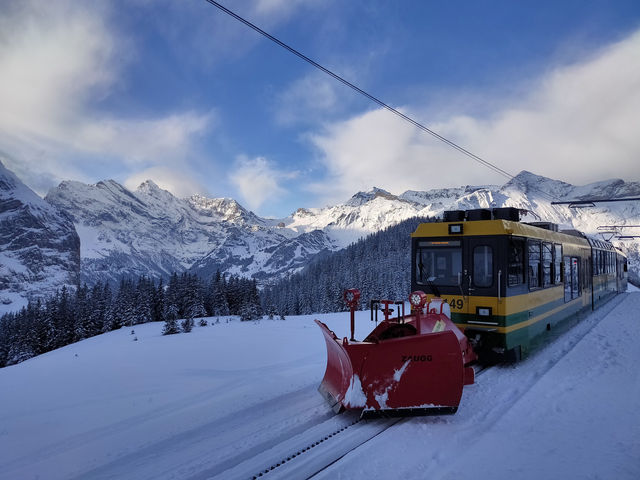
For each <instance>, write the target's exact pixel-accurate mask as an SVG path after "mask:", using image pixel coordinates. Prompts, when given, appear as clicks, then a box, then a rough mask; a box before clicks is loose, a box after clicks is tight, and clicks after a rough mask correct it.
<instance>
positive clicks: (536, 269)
mask: <svg viewBox="0 0 640 480" xmlns="http://www.w3.org/2000/svg"><path fill="white" fill-rule="evenodd" d="M528 247H529V288H538V287H540V242H537V241H533V240H529V245H528Z"/></svg>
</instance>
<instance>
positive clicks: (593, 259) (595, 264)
mask: <svg viewBox="0 0 640 480" xmlns="http://www.w3.org/2000/svg"><path fill="white" fill-rule="evenodd" d="M591 264H592V265H593V274H594V275H598V251H597V250H595V249H593V250H591Z"/></svg>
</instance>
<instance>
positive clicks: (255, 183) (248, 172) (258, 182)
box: [229, 156, 297, 210]
mask: <svg viewBox="0 0 640 480" xmlns="http://www.w3.org/2000/svg"><path fill="white" fill-rule="evenodd" d="M296 175H297V172H284V171H280V170H278V169H277V168H275V167H274V166H273V164H272V163H271V162H269V161H268V160H267V159H266V158H264V157H256V158H251V159H250V158H247V157H246V156H240V157H238V159H237V160H236V164H235V168H234V169H233V171H232V172H231V173H230V175H229V179H230V180H231V183H232V184H233V185H235V186H236V188H237V189H238V192H239V194H240V196H241V197H242V198H243V200H244V202H245V203H246V204H247V205H248V206H249V208H250V209H252V210H256V209H258V208H260V206H261V205H262V204H264V203H265V202H266V201H267V200H269V199H272V200H274V201H275V200H277V199H278V198H279V197H280V196H281V195H283V193H284V189H283V188H282V186H281V183H282V182H283V181H285V180H289V179H292V178H295V177H296Z"/></svg>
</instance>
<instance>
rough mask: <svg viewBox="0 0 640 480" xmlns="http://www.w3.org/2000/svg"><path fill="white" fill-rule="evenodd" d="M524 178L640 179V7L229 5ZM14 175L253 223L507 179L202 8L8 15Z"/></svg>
mask: <svg viewBox="0 0 640 480" xmlns="http://www.w3.org/2000/svg"><path fill="white" fill-rule="evenodd" d="M220 3H222V4H223V5H225V6H226V7H228V8H229V9H231V10H233V11H234V12H236V13H237V14H239V15H241V16H243V17H245V18H246V19H247V20H249V21H251V22H253V23H255V24H256V25H258V26H259V27H260V28H262V29H264V30H266V31H268V32H269V33H270V34H272V35H274V36H275V37H277V38H278V39H280V40H282V41H283V42H285V43H287V44H289V45H291V46H292V47H294V48H296V49H297V50H299V51H300V52H302V53H303V54H305V55H306V56H308V57H310V58H312V59H313V60H315V61H316V62H318V63H320V64H322V65H323V66H325V67H326V68H328V69H330V70H332V71H333V72H335V73H337V74H338V75H340V76H342V77H344V78H345V79H347V80H348V81H350V82H352V83H354V84H355V85H357V86H358V87H360V88H361V89H363V90H365V91H367V92H368V93H370V94H372V95H374V96H375V97H377V98H379V99H380V100H382V101H383V102H385V103H387V104H389V105H390V106H392V107H393V108H396V109H398V110H399V111H401V112H403V113H404V114H406V115H408V116H410V117H411V118H413V119H415V120H416V121H418V122H420V123H422V124H423V125H426V126H428V127H429V128H430V129H432V130H434V131H436V132H437V133H439V134H441V135H443V136H445V137H446V138H448V139H450V140H452V141H454V142H456V143H458V144H460V145H461V146H463V147H464V148H466V149H468V150H470V151H471V152H473V153H474V154H476V155H479V156H480V157H482V158H483V159H485V160H488V161H489V162H491V163H493V164H495V165H497V166H498V167H500V168H501V169H503V170H505V171H506V172H508V173H509V174H511V175H515V174H517V173H518V172H520V171H521V170H529V171H532V172H534V173H537V174H540V175H544V176H548V177H551V178H554V179H558V180H563V181H566V182H569V183H572V184H575V185H583V184H586V183H590V182H594V181H599V180H604V179H609V178H623V179H625V180H629V181H639V180H640V166H638V165H640V135H639V134H638V132H639V131H640V2H637V1H636V0H628V1H627V0H608V1H591V0H575V1H574V0H555V1H546V0H540V1H536V2H513V1H510V0H477V1H471V0H469V1H462V0H451V1H448V2H436V1H432V0H422V1H418V0H406V1H402V2H392V1H387V0H384V1H383V0H368V1H367V0H353V1H349V2H344V1H338V0H236V1H231V0H222V1H221V2H220ZM0 161H2V163H3V164H5V166H6V167H7V168H9V169H10V170H12V171H13V172H14V173H16V175H18V177H19V178H20V179H21V180H22V181H24V182H25V183H26V184H27V185H28V186H29V187H31V188H32V189H33V190H35V191H36V192H37V193H39V194H40V195H45V194H46V193H47V191H48V190H49V189H50V188H52V187H55V186H56V185H57V184H58V183H59V182H60V181H62V180H78V181H81V182H85V183H96V182H98V181H100V180H104V179H114V180H116V181H118V182H120V183H122V184H123V185H125V186H127V187H128V188H131V189H135V188H136V187H137V186H138V185H139V184H140V183H142V182H143V181H144V180H146V179H152V180H154V181H155V182H156V183H157V184H158V185H159V186H161V187H162V188H165V189H167V190H169V191H171V192H172V193H174V194H175V195H177V196H180V197H186V196H190V195H192V194H195V193H199V194H203V195H207V196H209V197H232V198H235V199H236V200H237V201H239V202H240V203H241V204H242V205H243V206H245V207H246V208H249V209H251V210H252V211H254V212H255V213H257V214H259V215H262V216H269V217H284V216H287V215H289V214H290V213H292V212H293V211H295V210H296V209H297V208H299V207H307V208H308V207H322V206H325V205H332V204H336V203H340V202H343V201H345V200H347V199H348V198H349V197H351V196H352V195H353V194H355V193H356V192H358V191H367V190H370V189H371V188H372V187H374V186H376V187H379V188H383V189H386V190H388V191H390V192H391V193H394V194H400V193H402V192H404V191H406V190H427V189H431V188H443V187H453V186H461V185H479V184H502V183H504V182H505V181H507V178H505V177H504V176H501V175H498V174H496V173H495V172H493V171H492V170H490V169H488V168H486V167H483V166H482V165H480V164H479V163H478V162H475V161H473V160H471V159H469V158H468V157H465V156H463V155H461V154H460V153H458V152H456V151H454V150H453V149H451V148H450V147H448V146H446V145H445V144H443V143H441V142H439V141H438V140H436V139H435V138H433V137H431V136H430V135H428V134H426V133H424V132H422V131H420V130H418V129H417V128H416V127H414V126H412V125H410V124H409V123H407V122H405V121H403V120H402V119H400V118H398V117H396V116H394V115H393V114H392V113H390V112H388V111H386V110H384V109H381V108H380V107H379V106H378V105H376V104H375V103H373V102H371V101H370V100H368V99H366V98H364V97H363V96H361V95H359V94H357V93H356V92H354V91H353V90H351V89H349V88H347V87H345V86H344V85H342V84H341V83H339V82H337V81H336V80H334V79H332V78H331V77H329V76H327V75H326V74H324V73H322V72H320V71H319V70H317V69H315V68H314V67H312V66H311V65H309V64H307V63H305V62H303V61H302V60H300V59H299V58H298V57H296V56H294V55H292V54H291V53H289V52H287V51H286V50H284V49H282V48H281V47H279V46H277V45H275V44H274V43H272V42H270V41H269V40H267V39H266V38H264V37H262V36H260V35H259V34H257V33H256V32H255V31H253V30H251V29H249V28H248V27H247V26H245V25H243V24H241V23H240V22H238V21H237V20H235V19H233V18H232V17H230V16H228V15H226V14H225V13H223V12H221V11H220V10H218V9H217V8H215V7H214V6H212V5H210V4H209V3H207V2H206V1H205V0H183V1H179V2H175V1H170V0H128V1H124V0H112V1H100V0H97V1H93V2H85V1H81V0H56V1H55V2H46V1H44V0H39V1H36V0H5V1H3V2H1V3H0Z"/></svg>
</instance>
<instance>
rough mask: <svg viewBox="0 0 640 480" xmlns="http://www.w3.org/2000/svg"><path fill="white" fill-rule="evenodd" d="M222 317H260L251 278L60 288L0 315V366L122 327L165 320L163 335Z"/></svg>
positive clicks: (142, 281) (144, 280)
mask: <svg viewBox="0 0 640 480" xmlns="http://www.w3.org/2000/svg"><path fill="white" fill-rule="evenodd" d="M224 315H239V316H240V319H241V320H253V319H256V318H259V317H260V316H261V315H262V306H261V302H260V296H259V294H258V288H257V284H256V282H255V280H250V279H246V278H242V277H237V276H231V277H229V278H226V277H225V276H224V275H221V274H220V272H217V273H216V274H215V275H213V276H212V277H211V279H209V280H208V281H207V280H204V279H201V278H199V277H198V276H196V275H194V274H189V273H183V274H181V275H178V274H176V273H174V274H173V275H172V276H171V277H170V279H169V281H168V282H167V284H166V285H165V283H164V281H163V280H162V279H160V280H154V279H150V278H148V277H144V276H143V277H140V278H138V280H137V281H134V280H131V279H123V280H122V281H121V282H120V286H119V288H118V289H117V291H115V292H114V291H113V290H112V288H111V286H110V285H109V284H108V283H101V282H98V283H97V284H96V285H94V286H92V287H88V286H86V285H82V286H80V287H78V288H77V289H75V290H74V289H68V288H67V287H63V288H62V289H61V290H59V291H58V292H57V293H56V294H54V295H52V296H50V297H49V298H47V299H45V300H40V299H38V300H35V301H33V302H29V304H28V305H27V306H26V307H24V308H22V309H21V310H20V311H19V312H16V313H7V314H5V315H3V316H2V317H0V367H4V366H7V365H14V364H16V363H20V362H22V361H24V360H27V359H29V358H31V357H34V356H36V355H40V354H42V353H45V352H48V351H51V350H54V349H56V348H60V347H63V346H65V345H69V344H71V343H74V342H77V341H79V340H83V339H85V338H89V337H92V336H94V335H98V334H100V333H104V332H109V331H111V330H117V329H119V328H122V327H124V326H133V325H138V324H141V323H147V322H159V321H163V322H165V329H164V333H176V331H174V330H173V325H174V324H177V320H178V319H185V321H186V323H184V327H185V328H189V327H190V326H191V325H192V324H193V320H194V319H196V318H201V317H211V316H224Z"/></svg>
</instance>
